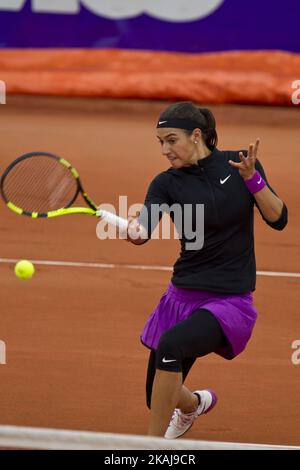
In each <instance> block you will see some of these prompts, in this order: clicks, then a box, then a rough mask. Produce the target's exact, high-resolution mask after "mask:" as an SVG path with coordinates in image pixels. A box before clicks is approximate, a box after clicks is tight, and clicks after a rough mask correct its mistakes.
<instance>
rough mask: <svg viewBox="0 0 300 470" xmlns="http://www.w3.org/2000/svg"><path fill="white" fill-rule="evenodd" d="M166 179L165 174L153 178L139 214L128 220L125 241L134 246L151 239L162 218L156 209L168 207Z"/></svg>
mask: <svg viewBox="0 0 300 470" xmlns="http://www.w3.org/2000/svg"><path fill="white" fill-rule="evenodd" d="M168 177H169V176H168V175H167V174H166V172H163V173H160V174H159V175H158V176H156V177H155V178H154V180H153V181H152V182H151V183H150V186H149V188H148V191H147V194H146V198H145V202H144V205H143V207H142V209H141V212H139V213H137V214H136V216H135V217H132V218H131V219H129V220H128V229H127V234H128V237H127V240H128V241H129V242H131V243H133V244H134V245H142V244H143V243H146V242H147V241H148V240H149V239H150V238H151V234H152V232H153V231H154V229H155V227H156V226H157V224H158V223H159V222H160V219H161V217H162V211H160V210H158V207H160V206H166V205H170V200H169V194H168V191H167V187H168ZM152 209H154V210H152Z"/></svg>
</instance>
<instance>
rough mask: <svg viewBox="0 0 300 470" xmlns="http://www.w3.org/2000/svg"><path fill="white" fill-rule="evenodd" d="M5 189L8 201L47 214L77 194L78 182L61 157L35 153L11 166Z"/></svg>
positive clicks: (26, 209) (22, 207)
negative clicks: (61, 160)
mask: <svg viewBox="0 0 300 470" xmlns="http://www.w3.org/2000/svg"><path fill="white" fill-rule="evenodd" d="M2 190H3V193H4V194H5V197H6V200H8V201H10V202H12V203H13V204H14V205H16V206H17V207H19V208H21V209H23V210H24V211H26V212H38V213H45V212H49V211H53V210H57V209H61V208H64V207H68V206H69V205H70V204H71V203H72V202H73V200H74V198H75V196H76V194H77V190H78V185H77V181H76V179H75V178H74V177H73V176H72V174H71V172H70V170H69V169H68V168H67V167H66V166H64V165H62V164H61V163H60V162H59V160H56V159H55V158H49V157H46V156H38V157H36V156H35V157H30V158H26V159H24V160H21V161H19V162H18V163H17V164H16V165H15V166H13V167H12V168H11V170H10V171H9V172H8V174H7V175H6V178H5V179H4V182H3V187H2Z"/></svg>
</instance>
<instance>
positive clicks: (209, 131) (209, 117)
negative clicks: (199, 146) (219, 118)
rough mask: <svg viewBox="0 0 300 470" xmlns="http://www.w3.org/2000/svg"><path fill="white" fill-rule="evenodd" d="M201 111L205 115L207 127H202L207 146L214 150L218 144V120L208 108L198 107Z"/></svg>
mask: <svg viewBox="0 0 300 470" xmlns="http://www.w3.org/2000/svg"><path fill="white" fill-rule="evenodd" d="M198 109H199V111H200V113H201V114H202V115H203V116H204V117H205V121H206V126H205V129H201V130H202V132H203V137H204V141H205V144H206V146H207V147H208V148H209V149H210V150H212V149H213V148H214V147H216V146H217V144H218V134H217V131H216V120H215V117H214V115H213V113H212V112H211V111H210V110H209V109H207V108H198Z"/></svg>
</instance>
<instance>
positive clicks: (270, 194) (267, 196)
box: [229, 139, 287, 230]
mask: <svg viewBox="0 0 300 470" xmlns="http://www.w3.org/2000/svg"><path fill="white" fill-rule="evenodd" d="M258 146H259V139H256V142H255V144H250V145H249V150H248V155H247V156H245V155H244V154H243V153H242V152H240V153H239V157H240V160H241V161H240V163H237V162H233V161H232V160H230V161H229V164H230V165H231V166H233V167H234V168H237V169H238V171H239V173H240V175H241V177H242V178H243V179H244V180H245V182H246V181H247V180H250V179H251V178H252V177H253V176H254V175H255V173H256V171H258V172H259V173H260V175H261V177H262V178H263V179H264V180H265V182H266V186H265V187H264V188H263V189H261V190H260V191H257V192H255V194H253V198H254V201H255V204H256V206H257V208H258V209H259V211H260V213H261V215H262V217H263V219H264V220H265V221H266V222H267V224H268V225H270V226H271V227H272V228H274V229H276V230H282V229H283V228H284V227H285V226H286V224H287V207H286V205H285V204H284V202H283V201H282V200H281V199H280V198H279V197H278V196H277V195H276V193H275V191H274V190H273V189H272V188H271V186H270V185H269V183H268V181H267V179H266V175H265V172H264V169H263V167H262V165H261V163H260V162H259V161H258V160H257V150H258Z"/></svg>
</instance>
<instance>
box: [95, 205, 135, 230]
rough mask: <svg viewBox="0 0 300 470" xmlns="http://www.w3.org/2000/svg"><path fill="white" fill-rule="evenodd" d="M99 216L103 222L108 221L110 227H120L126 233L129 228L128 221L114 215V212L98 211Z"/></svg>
mask: <svg viewBox="0 0 300 470" xmlns="http://www.w3.org/2000/svg"><path fill="white" fill-rule="evenodd" d="M97 216H98V217H101V219H103V220H106V222H108V223H109V224H110V225H114V226H116V227H118V228H119V229H120V230H124V231H125V230H127V228H128V220H126V219H123V218H122V217H119V216H117V215H115V214H112V212H108V211H105V210H103V209H100V210H98V211H97Z"/></svg>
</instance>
